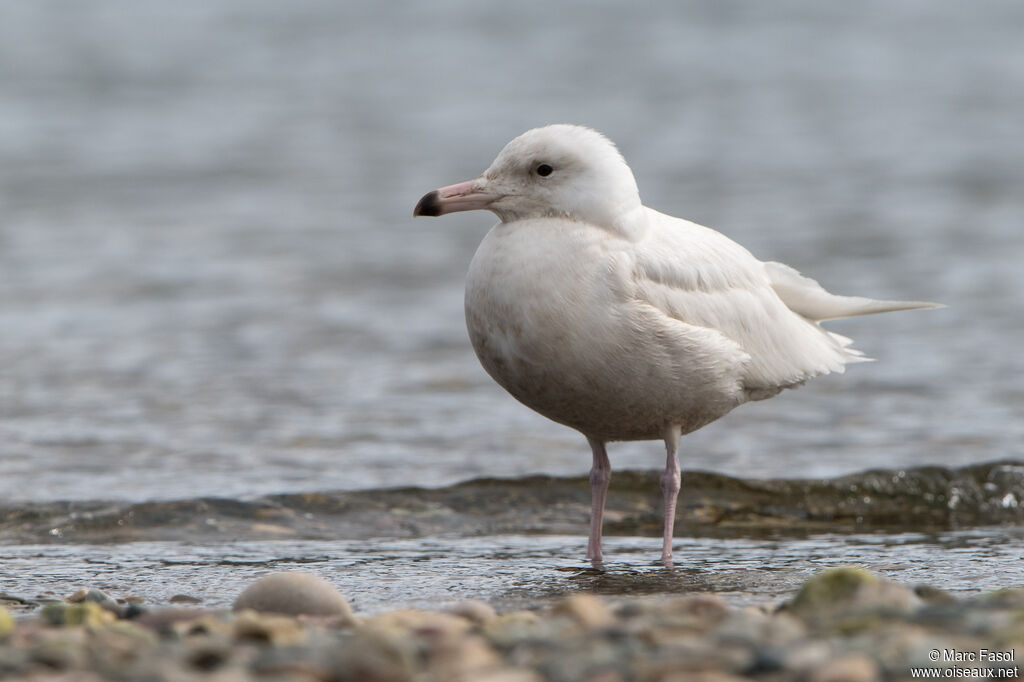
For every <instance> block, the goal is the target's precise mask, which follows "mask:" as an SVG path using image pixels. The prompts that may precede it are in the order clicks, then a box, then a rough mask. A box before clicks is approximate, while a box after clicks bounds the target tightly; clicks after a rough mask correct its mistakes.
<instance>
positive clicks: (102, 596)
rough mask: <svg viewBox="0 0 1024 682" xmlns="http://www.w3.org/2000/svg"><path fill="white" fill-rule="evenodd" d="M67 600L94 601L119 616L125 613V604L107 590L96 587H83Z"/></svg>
mask: <svg viewBox="0 0 1024 682" xmlns="http://www.w3.org/2000/svg"><path fill="white" fill-rule="evenodd" d="M67 601H68V602H70V603H72V604H81V603H84V602H92V603H93V604H97V605H98V606H99V607H100V608H102V609H104V610H105V611H110V612H111V613H113V614H114V615H115V616H117V617H119V618H120V617H121V615H122V614H123V613H124V606H122V605H121V604H119V603H118V602H117V600H116V599H114V598H113V597H111V596H110V595H108V594H107V593H106V592H102V591H101V590H96V589H81V590H78V591H77V592H75V593H74V594H73V595H71V596H70V597H68V598H67Z"/></svg>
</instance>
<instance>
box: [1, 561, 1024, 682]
mask: <svg viewBox="0 0 1024 682" xmlns="http://www.w3.org/2000/svg"><path fill="white" fill-rule="evenodd" d="M840 571H842V573H838V574H837V573H832V572H826V573H823V574H820V575H818V576H815V577H814V578H812V579H811V580H809V581H807V583H805V585H804V587H803V588H802V589H801V590H800V592H799V593H798V594H797V595H796V596H794V598H793V599H792V600H790V602H789V603H788V604H787V605H786V606H785V607H784V608H783V609H781V610H774V611H773V610H766V609H759V608H750V607H748V608H737V607H733V606H730V605H729V604H727V603H726V602H725V601H723V600H721V599H719V598H718V597H716V596H713V595H705V594H692V595H686V596H683V597H662V598H658V599H655V598H651V597H647V598H643V597H636V598H630V597H619V598H617V599H616V600H615V602H614V606H612V605H610V603H609V602H608V601H607V600H605V599H601V598H598V597H595V596H593V595H590V594H575V595H572V596H570V597H568V598H565V599H561V600H559V601H557V602H555V603H553V604H551V606H550V607H549V608H545V609H539V610H536V611H516V612H512V613H506V614H495V613H494V612H493V609H492V608H490V607H489V606H488V605H486V604H482V603H475V604H460V605H456V606H455V607H453V608H452V609H450V610H449V611H448V612H435V611H427V610H413V609H405V610H400V611H393V612H390V613H383V614H377V615H373V616H368V617H364V618H362V619H360V620H358V621H355V620H354V619H353V620H352V621H351V624H350V625H347V626H344V627H339V626H338V623H337V622H336V621H335V620H332V619H328V618H311V617H309V616H307V615H299V616H292V615H283V614H280V613H275V612H270V611H263V612H261V611H256V610H253V609H243V610H237V611H230V612H229V611H213V610H209V609H195V608H161V609H154V610H152V611H150V612H148V613H145V614H142V615H140V616H139V617H138V618H137V619H134V620H124V619H117V618H116V617H115V616H114V614H113V613H112V612H110V611H108V610H105V609H104V608H102V607H101V606H100V604H99V601H102V600H99V601H94V600H91V599H87V598H86V595H87V594H88V592H89V591H88V590H86V591H85V594H81V595H78V594H77V593H76V595H73V596H75V598H76V601H75V602H73V603H64V602H56V603H51V604H47V605H46V606H44V607H43V608H41V609H39V610H38V611H37V612H36V613H35V614H33V615H26V616H24V617H20V618H19V619H18V621H14V619H13V617H12V616H11V614H10V613H9V612H8V611H7V610H6V609H3V608H2V607H0V677H3V678H5V679H6V678H8V677H11V678H17V679H38V680H44V679H46V680H49V679H55V680H56V679H59V680H65V679H66V680H79V679H81V680H90V681H91V680H103V679H125V680H134V679H145V680H154V681H169V680H185V679H199V678H201V679H210V680H217V682H235V681H238V682H244V681H246V680H257V679H259V680H296V681H297V680H310V681H314V680H337V681H338V682H357V681H358V682H414V681H416V680H472V681H473V682H548V681H550V680H581V681H582V682H626V681H632V680H636V681H638V682H648V681H650V682H737V681H738V680H744V679H751V678H756V679H765V680H799V681H800V682H874V681H875V680H880V679H903V678H904V677H905V675H906V671H907V670H908V669H909V667H910V666H923V667H929V666H930V665H931V663H930V662H929V652H930V651H932V650H934V649H938V650H942V649H952V650H957V651H979V650H980V649H982V648H987V649H989V650H991V651H1009V649H1011V648H1013V646H1014V643H1015V642H1020V641H1021V638H1022V637H1024V631H1022V628H1024V625H1022V624H1021V620H1020V613H1021V602H1020V599H1019V594H1018V593H1015V592H1011V591H1003V592H1000V593H993V594H989V595H981V596H977V597H967V598H964V597H961V598H957V597H954V596H949V597H946V596H943V597H941V598H940V599H939V600H938V603H935V600H933V599H930V598H927V597H928V593H927V591H925V592H924V593H922V591H921V590H920V589H917V590H916V593H915V590H914V589H911V588H909V587H903V586H901V585H896V584H894V583H890V582H888V581H884V580H882V579H880V578H879V577H877V576H874V575H872V574H869V573H867V572H863V571H861V570H860V569H855V570H852V571H849V570H848V569H840ZM332 589H333V588H332ZM907 593H910V594H912V595H913V596H914V599H907V598H906V594H907ZM883 598H893V599H892V601H894V602H895V607H893V606H892V604H886V605H882V604H881V603H880V601H881V600H882V599H883ZM948 599H953V600H954V603H952V604H947V603H946V602H948ZM901 600H902V601H901ZM851 614H852V615H851ZM865 614H867V615H865ZM1017 649H1018V651H1019V649H1020V647H1019V645H1018V647H1017ZM1010 665H1011V666H1012V665H1019V664H1016V663H1011V664H1010Z"/></svg>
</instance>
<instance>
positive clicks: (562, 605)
mask: <svg viewBox="0 0 1024 682" xmlns="http://www.w3.org/2000/svg"><path fill="white" fill-rule="evenodd" d="M552 613H555V614H556V615H560V616H568V617H569V618H571V619H572V620H574V621H575V622H576V623H577V624H579V625H580V626H581V627H583V628H584V629H587V630H594V629H597V628H605V627H609V626H610V625H612V624H613V623H614V622H615V616H613V615H612V612H611V610H609V608H608V607H607V606H606V605H605V603H604V602H603V601H601V600H600V599H598V598H597V597H595V596H594V595H592V594H574V595H571V596H569V597H566V598H565V599H564V600H562V601H561V602H559V603H558V604H556V605H555V607H554V608H553V609H552Z"/></svg>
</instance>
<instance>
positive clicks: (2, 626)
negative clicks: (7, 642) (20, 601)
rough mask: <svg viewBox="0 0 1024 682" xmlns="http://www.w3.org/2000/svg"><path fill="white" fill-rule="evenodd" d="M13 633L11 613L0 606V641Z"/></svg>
mask: <svg viewBox="0 0 1024 682" xmlns="http://www.w3.org/2000/svg"><path fill="white" fill-rule="evenodd" d="M12 632H14V616H12V615H11V612H10V611H8V610H7V609H5V608H4V607H2V606H0V639H3V638H4V637H6V636H7V635H9V634H11V633H12Z"/></svg>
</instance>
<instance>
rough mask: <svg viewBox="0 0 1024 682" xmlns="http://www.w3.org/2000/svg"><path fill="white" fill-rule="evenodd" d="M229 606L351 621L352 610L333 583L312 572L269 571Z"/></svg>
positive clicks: (262, 611) (237, 608)
mask: <svg viewBox="0 0 1024 682" xmlns="http://www.w3.org/2000/svg"><path fill="white" fill-rule="evenodd" d="M233 609H234V610H235V611H241V610H243V609H252V610H253V611H259V612H261V613H278V614H283V615H287V616H300V615H304V616H337V617H340V618H341V619H342V620H343V621H349V622H355V618H354V616H353V615H352V609H351V608H350V607H349V605H348V602H347V601H346V600H345V597H343V596H342V595H341V592H339V591H338V590H337V588H336V587H334V585H332V584H331V583H329V582H327V581H326V580H324V579H323V578H321V577H319V576H316V575H313V574H312V573H302V572H300V571H284V572H281V573H271V574H270V575H268V576H264V577H262V578H260V579H259V580H257V581H256V582H254V583H253V584H252V585H249V587H247V588H245V590H244V591H243V592H242V594H240V595H238V599H236V600H235V603H234V606H233Z"/></svg>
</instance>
